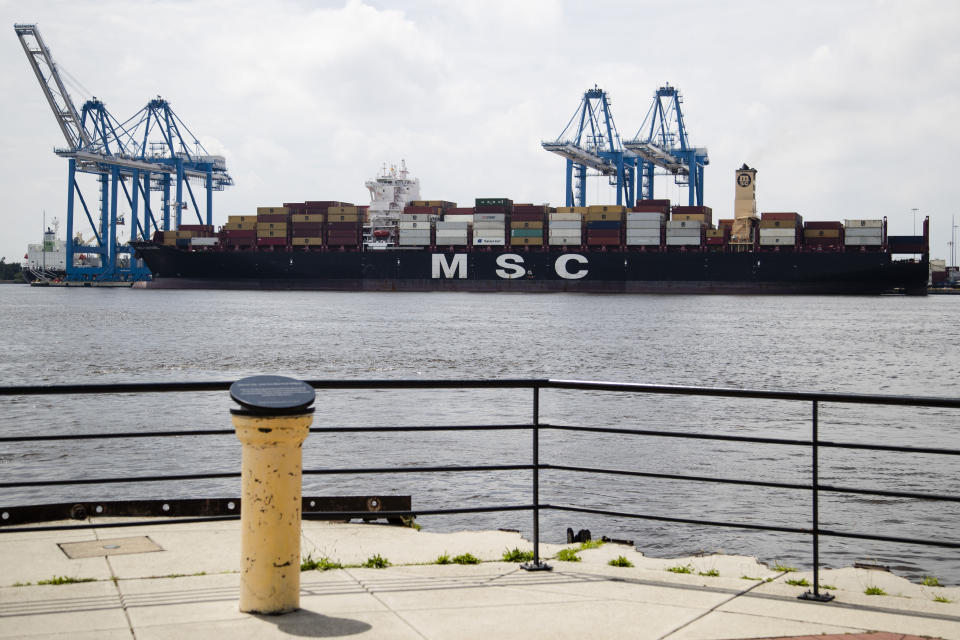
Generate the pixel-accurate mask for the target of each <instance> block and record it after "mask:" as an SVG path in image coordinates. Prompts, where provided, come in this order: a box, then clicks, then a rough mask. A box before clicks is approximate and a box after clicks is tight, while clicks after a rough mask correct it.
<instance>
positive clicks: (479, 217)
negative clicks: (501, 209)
mask: <svg viewBox="0 0 960 640" xmlns="http://www.w3.org/2000/svg"><path fill="white" fill-rule="evenodd" d="M506 219H507V216H506V214H503V213H475V214H473V221H474V222H475V223H476V222H504V221H505V220H506Z"/></svg>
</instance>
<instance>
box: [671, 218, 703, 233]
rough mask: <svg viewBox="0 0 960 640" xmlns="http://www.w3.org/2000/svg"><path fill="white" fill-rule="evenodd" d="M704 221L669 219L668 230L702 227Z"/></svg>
mask: <svg viewBox="0 0 960 640" xmlns="http://www.w3.org/2000/svg"><path fill="white" fill-rule="evenodd" d="M702 228H703V223H702V222H698V221H696V220H668V221H667V230H668V231H669V230H670V229H698V230H699V229H702Z"/></svg>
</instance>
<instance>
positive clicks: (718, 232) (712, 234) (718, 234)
mask: <svg viewBox="0 0 960 640" xmlns="http://www.w3.org/2000/svg"><path fill="white" fill-rule="evenodd" d="M707 237H708V238H729V237H730V229H728V228H724V229H707Z"/></svg>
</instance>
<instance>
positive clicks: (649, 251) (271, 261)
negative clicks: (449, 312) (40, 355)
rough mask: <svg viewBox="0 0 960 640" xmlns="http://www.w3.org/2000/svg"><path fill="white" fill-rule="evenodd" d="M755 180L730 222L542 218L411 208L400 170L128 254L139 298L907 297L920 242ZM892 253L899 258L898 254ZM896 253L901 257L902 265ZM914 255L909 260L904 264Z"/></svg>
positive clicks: (506, 209)
mask: <svg viewBox="0 0 960 640" xmlns="http://www.w3.org/2000/svg"><path fill="white" fill-rule="evenodd" d="M756 173H757V172H756V169H752V168H750V167H748V166H747V165H743V167H741V168H740V169H738V170H736V172H735V174H736V176H735V177H736V187H735V188H736V200H735V207H734V217H733V218H732V219H723V220H717V221H716V223H715V221H714V220H713V212H712V210H711V208H710V207H706V206H671V203H670V201H669V200H638V201H637V202H636V203H635V204H634V206H629V207H626V206H615V205H598V206H590V207H551V206H549V205H542V204H531V203H515V202H513V201H512V200H511V199H509V198H500V197H497V198H493V197H484V198H477V199H476V200H475V201H474V202H473V206H470V207H460V206H458V205H457V204H456V203H454V202H449V201H444V200H420V199H419V188H420V187H419V182H418V181H416V180H412V179H410V178H409V175H408V172H407V170H406V167H405V166H401V168H400V170H399V171H398V170H397V169H396V168H392V169H390V170H387V169H386V168H385V169H384V170H383V171H382V172H381V173H380V175H379V176H378V177H377V178H376V179H375V180H372V181H370V182H368V183H367V187H368V189H369V190H370V192H371V204H370V205H367V206H357V205H354V204H351V203H347V202H340V201H307V202H296V203H289V202H288V203H284V204H283V205H282V206H276V207H259V208H258V209H257V211H256V214H255V215H253V214H251V215H238V216H229V218H228V222H227V223H226V224H225V225H223V227H221V228H220V229H219V230H217V229H215V228H214V227H212V226H206V225H193V226H190V225H183V226H181V227H180V228H179V229H178V230H176V231H158V232H157V233H156V234H155V235H154V238H153V239H152V240H151V241H149V242H139V243H136V244H135V245H134V246H135V248H136V251H137V256H138V257H139V258H140V259H142V260H144V262H145V263H146V264H147V266H148V267H149V268H150V271H151V272H152V274H153V278H152V280H150V281H149V282H144V283H136V284H135V285H134V286H138V287H147V288H218V289H289V290H345V291H368V290H369V291H545V292H546V291H579V292H611V293H767V294H884V293H904V294H918V295H923V294H925V293H926V291H927V281H928V278H929V273H928V270H929V268H928V261H929V249H928V247H929V220H924V223H923V235H919V236H895V235H888V234H887V221H886V218H881V219H877V218H859V219H847V220H844V221H807V222H804V221H803V218H802V216H801V215H800V214H799V213H796V212H763V213H759V214H758V212H757V208H756ZM898 256H902V258H900V257H898ZM907 256H912V257H907ZM917 256H919V257H917Z"/></svg>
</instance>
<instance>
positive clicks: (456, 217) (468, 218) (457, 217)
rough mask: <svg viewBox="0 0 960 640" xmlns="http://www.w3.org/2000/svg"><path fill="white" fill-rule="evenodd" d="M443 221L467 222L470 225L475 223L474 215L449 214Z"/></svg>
mask: <svg viewBox="0 0 960 640" xmlns="http://www.w3.org/2000/svg"><path fill="white" fill-rule="evenodd" d="M443 219H444V220H445V221H447V222H466V223H467V224H470V223H472V222H473V214H472V213H448V214H447V215H445V216H443Z"/></svg>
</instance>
